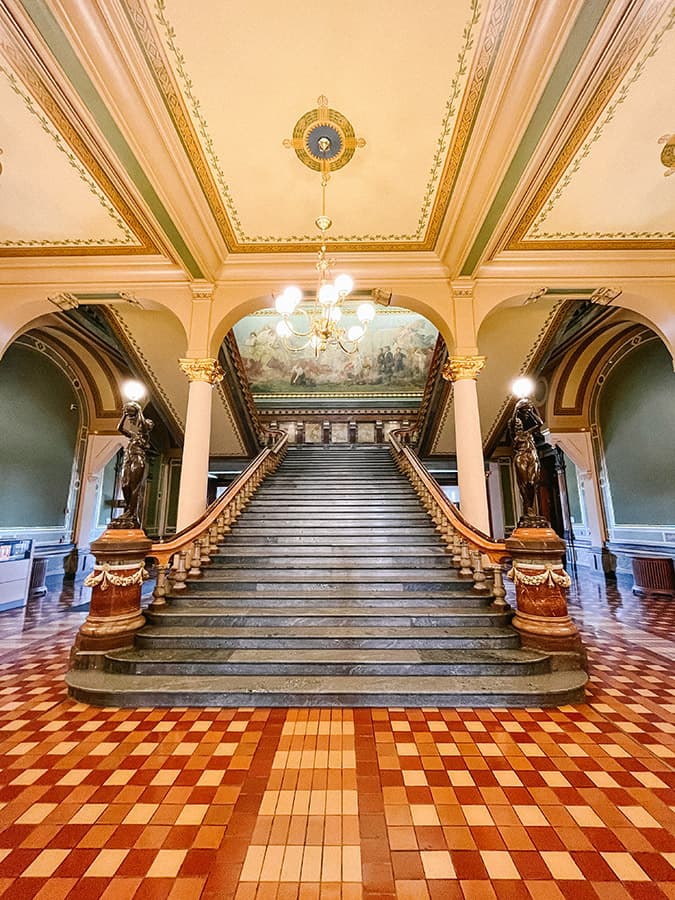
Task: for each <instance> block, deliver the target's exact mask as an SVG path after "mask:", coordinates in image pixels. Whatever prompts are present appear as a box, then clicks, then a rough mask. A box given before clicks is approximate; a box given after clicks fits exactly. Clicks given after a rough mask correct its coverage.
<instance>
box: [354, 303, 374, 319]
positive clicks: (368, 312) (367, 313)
mask: <svg viewBox="0 0 675 900" xmlns="http://www.w3.org/2000/svg"><path fill="white" fill-rule="evenodd" d="M356 315H357V316H358V318H359V320H360V321H361V322H372V321H373V319H374V318H375V307H374V306H373V304H372V303H362V304H361V305H360V306H359V308H358V309H357V310H356Z"/></svg>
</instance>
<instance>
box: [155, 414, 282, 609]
mask: <svg viewBox="0 0 675 900" xmlns="http://www.w3.org/2000/svg"><path fill="white" fill-rule="evenodd" d="M265 434H266V436H267V439H268V446H266V447H265V448H264V449H263V450H261V451H260V453H259V454H258V455H257V456H256V457H255V458H254V459H252V460H251V462H250V463H249V465H248V466H247V467H246V468H245V469H244V471H243V472H242V473H241V474H240V475H239V476H238V477H237V478H235V480H234V481H233V482H232V484H231V485H230V486H229V487H228V489H227V490H226V491H225V492H224V493H223V494H222V495H221V496H220V497H218V498H217V499H216V500H214V501H213V503H212V504H211V505H210V506H209V507H208V509H207V510H206V511H205V512H204V513H203V515H202V516H200V517H199V519H197V520H196V521H195V522H193V523H192V524H191V525H188V527H187V528H184V529H183V530H182V531H180V532H178V534H176V535H174V536H173V537H172V538H171V540H169V541H165V542H163V541H159V542H158V543H155V544H153V545H152V548H151V550H150V553H148V557H149V558H150V559H155V560H157V566H158V568H157V584H156V585H155V590H154V592H153V601H152V607H153V609H156V608H158V607H160V606H164V604H165V603H166V595H167V593H168V592H169V591H180V590H182V589H184V588H185V582H186V581H187V579H188V578H197V577H198V576H199V575H200V574H201V570H202V567H203V566H208V565H209V564H210V562H211V557H212V555H213V554H214V553H216V552H217V550H218V546H219V544H221V543H222V541H223V540H224V537H225V535H226V534H227V533H228V532H229V531H230V530H231V527H232V525H233V523H234V522H236V520H237V519H238V518H239V516H240V515H241V513H242V512H243V510H244V507H245V506H246V504H247V503H248V501H249V500H250V499H251V497H252V496H253V494H254V493H255V491H256V490H257V488H258V487H259V485H260V484H261V482H262V481H263V480H264V479H265V478H266V477H267V476H268V475H270V474H271V473H272V472H274V471H275V470H276V469H277V468H278V467H279V464H280V463H281V461H282V460H283V458H284V456H285V454H286V450H287V447H288V434H287V433H286V432H285V431H281V430H276V429H265Z"/></svg>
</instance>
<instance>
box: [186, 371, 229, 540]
mask: <svg viewBox="0 0 675 900" xmlns="http://www.w3.org/2000/svg"><path fill="white" fill-rule="evenodd" d="M178 362H179V365H180V367H181V369H182V370H183V372H185V374H186V375H187V377H188V378H189V380H190V390H189V394H188V405H187V416H186V418H185V440H184V443H183V462H182V465H181V470H180V487H179V491H178V516H177V520H176V530H177V531H181V530H182V529H183V528H186V527H187V526H188V525H190V524H191V523H192V522H194V521H195V519H198V518H199V516H201V514H202V513H203V512H204V510H205V509H206V488H207V482H208V477H209V450H210V443H211V403H212V392H213V385H214V384H218V382H219V381H222V380H223V374H224V373H223V370H222V369H221V367H220V365H219V363H218V361H217V360H215V359H209V358H206V359H179V360H178Z"/></svg>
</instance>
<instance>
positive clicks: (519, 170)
mask: <svg viewBox="0 0 675 900" xmlns="http://www.w3.org/2000/svg"><path fill="white" fill-rule="evenodd" d="M611 2H612V0H596V2H593V3H584V4H583V6H582V7H581V9H580V11H579V15H578V16H577V19H576V21H575V23H574V25H573V26H572V30H571V32H570V34H569V36H568V38H567V41H566V42H565V46H564V47H563V50H562V52H561V54H560V56H559V57H558V61H557V62H556V64H555V66H554V68H553V72H552V73H551V76H550V78H549V80H548V83H547V84H546V87H545V88H544V91H543V93H542V95H541V98H540V100H539V103H538V104H537V107H536V109H535V110H534V112H533V114H532V116H531V118H530V121H529V124H528V126H527V128H526V129H525V133H524V135H523V136H522V138H521V140H520V143H519V144H518V149H517V150H516V152H515V154H514V156H513V159H512V160H511V163H510V165H509V167H508V169H507V170H506V174H505V175H504V178H503V179H502V183H501V184H500V186H499V188H498V189H497V193H496V194H495V197H494V199H493V201H492V204H491V205H490V209H489V210H488V213H487V215H486V217H485V219H484V221H483V224H482V225H481V227H480V230H479V231H478V235H477V236H476V239H475V241H474V242H473V245H472V247H471V249H470V250H469V253H468V254H467V257H466V259H465V261H464V265H463V266H462V270H461V272H460V275H461V276H463V277H465V276H471V275H472V274H473V272H474V269H475V268H476V266H477V265H478V261H479V260H480V257H481V256H482V254H483V251H484V250H485V248H486V246H487V243H488V241H489V240H490V238H491V237H492V234H493V233H494V231H495V229H496V227H497V225H498V223H499V220H500V219H501V217H502V215H503V213H504V210H505V209H506V206H507V204H508V202H509V201H510V199H511V197H512V195H513V193H514V192H515V190H516V188H517V187H518V184H519V183H520V181H521V179H522V176H523V174H524V172H525V169H526V167H527V165H528V164H529V162H530V159H531V158H532V154H533V153H534V151H535V149H536V147H537V145H538V144H539V142H540V141H541V138H542V136H543V134H544V131H545V130H546V128H547V127H548V123H549V121H550V119H551V116H552V115H553V113H554V111H555V109H556V107H557V106H558V104H559V102H560V100H561V98H562V96H563V94H564V92H565V89H566V88H567V85H568V83H569V81H570V79H571V78H572V75H573V73H574V71H575V69H576V68H577V66H578V65H579V62H580V61H581V58H582V56H583V54H584V52H585V50H586V48H587V46H588V44H589V42H590V40H591V38H592V36H593V34H594V33H595V31H596V29H597V27H598V25H599V24H600V21H601V20H602V18H603V16H604V15H605V12H606V10H607V8H608V7H609V5H610V3H611Z"/></svg>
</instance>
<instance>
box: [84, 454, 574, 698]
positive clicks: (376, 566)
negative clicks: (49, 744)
mask: <svg viewBox="0 0 675 900" xmlns="http://www.w3.org/2000/svg"><path fill="white" fill-rule="evenodd" d="M167 601H168V602H167V605H166V606H165V607H163V608H161V609H159V610H157V611H148V612H147V613H146V619H147V624H146V626H145V627H144V628H143V629H141V631H140V632H138V634H137V635H136V640H135V646H134V647H133V648H130V649H127V650H118V651H111V652H109V653H108V654H107V656H106V659H105V668H104V669H103V670H97V671H77V670H74V671H72V672H70V673H69V675H68V684H69V689H70V693H71V696H74V697H76V698H78V699H82V700H86V701H87V702H92V703H99V704H105V705H113V706H134V705H155V706H159V705H163V706H165V705H179V706H184V705H192V706H331V705H334V706H490V705H496V706H543V705H546V706H551V705H556V704H561V703H569V702H574V701H575V700H579V699H581V698H582V696H583V684H584V682H585V678H586V676H585V674H584V673H583V672H567V671H565V672H558V671H554V666H553V664H552V660H551V658H550V657H549V656H548V655H547V654H546V653H541V652H539V651H532V650H525V649H523V648H521V646H520V639H519V636H518V634H517V633H516V631H515V630H514V629H513V628H512V627H511V625H510V619H511V613H510V612H503V611H499V610H495V609H493V608H492V607H491V603H492V595H491V594H489V593H479V592H477V591H475V590H474V588H473V583H472V582H471V581H468V582H467V581H466V580H462V579H460V578H459V576H458V573H457V572H456V571H455V570H454V569H452V568H451V557H450V555H449V554H448V553H447V552H446V550H445V545H444V544H443V542H442V541H441V539H440V537H439V535H438V534H437V532H436V530H435V528H434V526H433V523H432V522H431V520H430V519H429V516H428V515H427V513H426V510H425V509H424V508H423V506H422V505H421V503H420V502H419V500H418V498H417V495H416V494H415V492H414V491H413V489H412V487H411V486H410V484H409V482H408V481H407V479H405V478H404V477H403V476H402V475H401V474H400V473H399V472H398V471H397V470H396V468H395V466H394V464H393V462H392V461H391V459H390V456H389V453H388V452H387V448H386V447H382V446H366V447H364V446H353V447H347V446H344V447H336V446H327V447H324V446H304V447H291V448H290V449H289V451H288V454H287V456H286V459H285V460H284V462H283V463H282V464H281V466H280V467H279V469H278V470H277V472H276V473H275V474H274V475H273V476H270V477H269V478H268V479H267V480H266V481H265V482H264V483H263V484H262V486H261V487H260V488H259V489H258V491H257V493H256V494H255V496H254V497H253V498H252V500H251V501H250V503H249V505H248V506H247V508H246V509H245V511H244V512H243V514H242V515H241V517H240V518H239V520H238V521H237V523H236V524H235V525H234V526H233V527H232V531H231V534H229V535H227V536H226V539H225V541H224V543H223V544H222V545H221V546H220V547H219V550H218V553H217V554H215V555H213V557H212V562H211V564H210V565H209V566H208V567H205V568H204V569H203V574H202V576H201V577H200V578H199V579H193V580H188V582H187V583H186V588H185V589H184V590H182V591H180V592H175V593H174V594H173V595H170V596H169V597H168V598H167Z"/></svg>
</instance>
